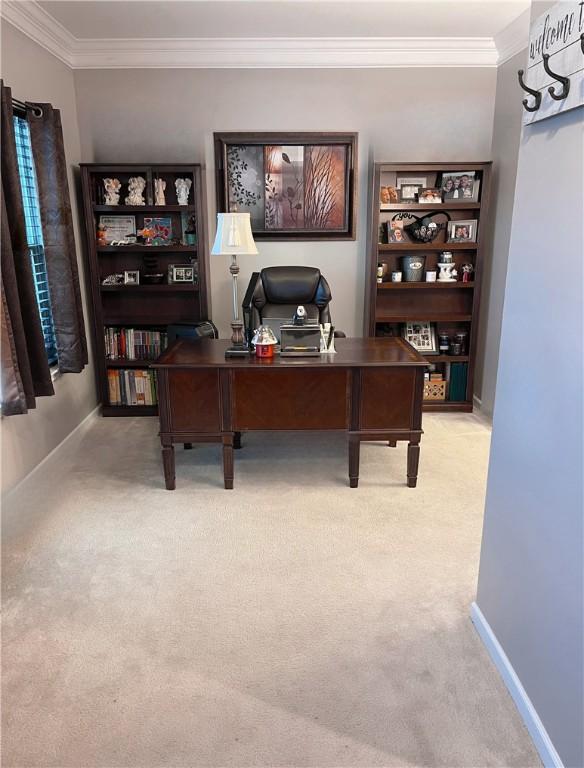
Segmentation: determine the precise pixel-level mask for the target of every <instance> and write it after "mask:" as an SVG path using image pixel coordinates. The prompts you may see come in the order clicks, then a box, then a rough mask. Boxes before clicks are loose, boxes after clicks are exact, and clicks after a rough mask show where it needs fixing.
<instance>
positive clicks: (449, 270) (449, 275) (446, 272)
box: [437, 261, 458, 283]
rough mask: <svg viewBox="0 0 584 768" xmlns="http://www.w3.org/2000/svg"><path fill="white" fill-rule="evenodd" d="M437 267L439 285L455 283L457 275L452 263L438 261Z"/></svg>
mask: <svg viewBox="0 0 584 768" xmlns="http://www.w3.org/2000/svg"><path fill="white" fill-rule="evenodd" d="M437 266H438V267H440V274H439V275H438V282H439V283H455V282H456V275H457V274H458V273H457V271H456V269H455V267H454V264H453V263H452V262H448V261H447V262H443V261H439V262H438V265H437Z"/></svg>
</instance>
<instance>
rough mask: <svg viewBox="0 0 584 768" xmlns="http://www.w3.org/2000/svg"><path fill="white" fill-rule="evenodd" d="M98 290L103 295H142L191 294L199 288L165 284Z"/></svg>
mask: <svg viewBox="0 0 584 768" xmlns="http://www.w3.org/2000/svg"><path fill="white" fill-rule="evenodd" d="M99 290H100V291H102V292H105V293H107V292H109V291H111V292H114V293H115V292H118V293H119V292H122V293H126V292H127V293H143V292H144V291H146V293H158V292H162V293H164V292H167V293H177V292H178V293H184V292H187V293H192V292H193V291H198V290H199V286H198V285H193V284H192V283H173V284H171V285H167V284H166V283H161V284H159V285H100V287H99Z"/></svg>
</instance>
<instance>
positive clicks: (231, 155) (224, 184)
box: [214, 133, 357, 240]
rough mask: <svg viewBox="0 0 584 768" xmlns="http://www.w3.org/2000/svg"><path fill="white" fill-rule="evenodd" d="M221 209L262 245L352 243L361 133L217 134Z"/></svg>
mask: <svg viewBox="0 0 584 768" xmlns="http://www.w3.org/2000/svg"><path fill="white" fill-rule="evenodd" d="M214 138H215V167H216V168H217V185H216V189H217V210H218V211H226V212H240V213H241V212H249V214H250V217H251V226H252V232H253V234H254V237H256V238H257V239H264V240H321V239H322V240H324V239H329V240H344V239H347V240H354V239H355V233H356V210H355V205H354V201H355V196H356V189H355V184H356V166H357V134H356V133H346V134H343V133H215V134H214Z"/></svg>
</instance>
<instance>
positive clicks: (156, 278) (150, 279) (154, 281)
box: [142, 272, 164, 285]
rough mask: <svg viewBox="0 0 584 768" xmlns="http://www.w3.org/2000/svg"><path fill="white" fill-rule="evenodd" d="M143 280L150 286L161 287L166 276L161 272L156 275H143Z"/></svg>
mask: <svg viewBox="0 0 584 768" xmlns="http://www.w3.org/2000/svg"><path fill="white" fill-rule="evenodd" d="M142 279H143V281H144V282H145V283H148V285H159V284H160V283H162V281H163V280H164V274H162V272H160V273H158V274H155V275H142Z"/></svg>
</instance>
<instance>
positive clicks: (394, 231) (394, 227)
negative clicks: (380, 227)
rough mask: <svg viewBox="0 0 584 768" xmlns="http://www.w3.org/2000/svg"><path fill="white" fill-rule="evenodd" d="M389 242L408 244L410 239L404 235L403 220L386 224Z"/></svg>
mask: <svg viewBox="0 0 584 768" xmlns="http://www.w3.org/2000/svg"><path fill="white" fill-rule="evenodd" d="M386 229H387V242H388V243H407V242H408V239H407V237H406V236H405V234H404V223H403V221H402V220H399V219H398V220H396V221H388V222H386Z"/></svg>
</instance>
